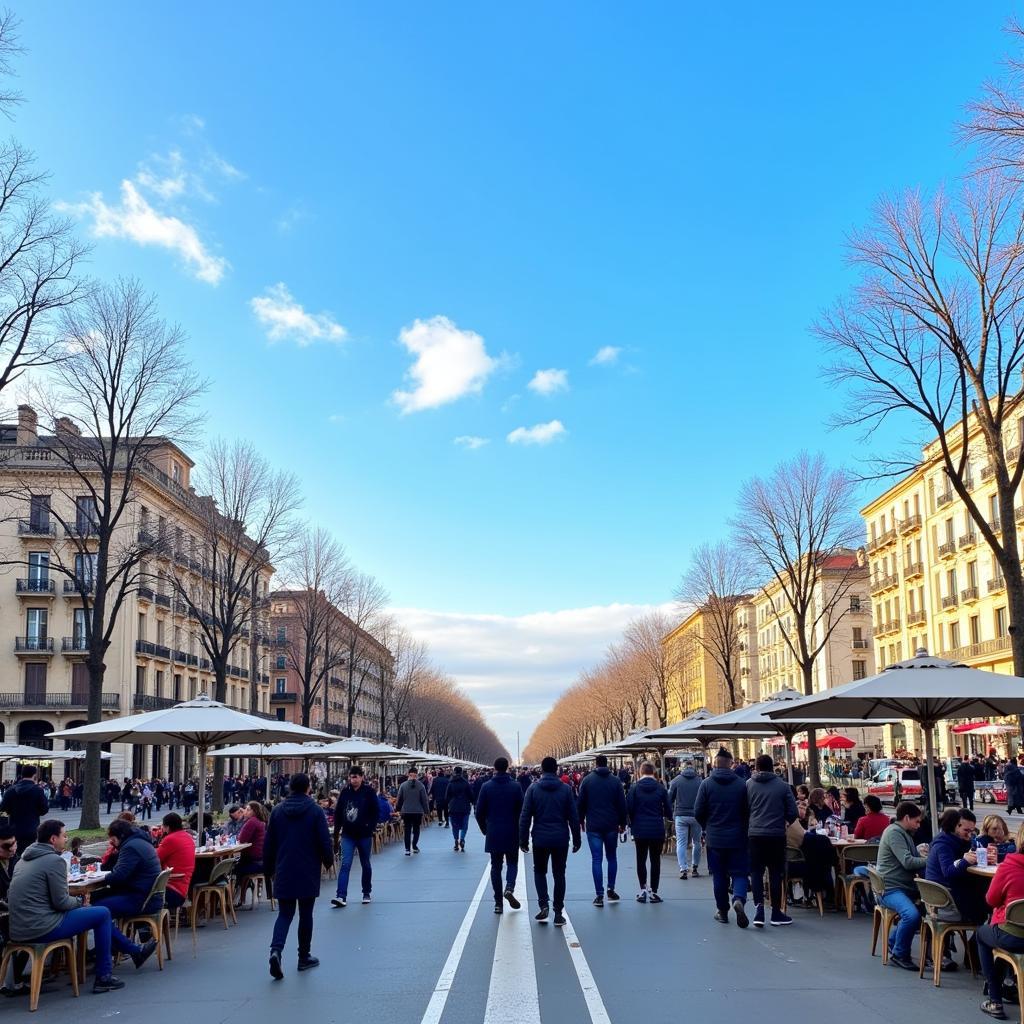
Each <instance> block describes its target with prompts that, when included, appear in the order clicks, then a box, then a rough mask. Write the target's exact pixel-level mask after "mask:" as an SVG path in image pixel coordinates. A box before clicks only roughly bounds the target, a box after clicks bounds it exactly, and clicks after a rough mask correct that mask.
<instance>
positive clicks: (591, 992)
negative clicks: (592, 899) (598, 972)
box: [562, 910, 612, 1024]
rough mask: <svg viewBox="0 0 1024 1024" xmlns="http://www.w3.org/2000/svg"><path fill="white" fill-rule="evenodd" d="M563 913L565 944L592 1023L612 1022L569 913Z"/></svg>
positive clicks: (604, 1023)
mask: <svg viewBox="0 0 1024 1024" xmlns="http://www.w3.org/2000/svg"><path fill="white" fill-rule="evenodd" d="M562 913H563V914H565V927H563V928H562V934H563V935H564V936H565V944H566V945H567V946H568V947H569V956H570V957H571V958H572V965H573V967H575V968H576V977H577V978H578V979H579V983H580V988H581V989H583V998H584V1000H585V1001H586V1004H587V1010H588V1012H589V1013H590V1020H591V1022H592V1024H612V1019H611V1017H609V1016H608V1011H607V1010H606V1009H605V1005H604V1000H603V999H602V998H601V993H600V991H599V990H598V987H597V982H596V981H594V975H593V974H591V973H590V964H588V963H587V958H586V956H585V955H584V953H583V947H582V946H581V945H580V940H579V939H578V938H577V937H576V931H575V929H574V928H573V926H572V921H571V920H570V919H569V915H568V914H566V913H565V911H564V910H563V911H562Z"/></svg>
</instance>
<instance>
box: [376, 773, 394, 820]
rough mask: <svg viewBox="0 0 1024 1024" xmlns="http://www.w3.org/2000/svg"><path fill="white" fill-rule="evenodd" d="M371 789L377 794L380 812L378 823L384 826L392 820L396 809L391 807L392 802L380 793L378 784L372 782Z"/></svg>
mask: <svg viewBox="0 0 1024 1024" xmlns="http://www.w3.org/2000/svg"><path fill="white" fill-rule="evenodd" d="M370 788H371V789H372V790H373V791H374V792H375V793H376V794H377V805H378V807H379V808H380V811H379V813H378V815H377V821H378V823H380V824H383V823H384V822H385V821H390V820H391V815H392V814H393V813H394V810H395V809H394V807H392V806H391V801H390V800H389V799H388V798H387V797H386V796H385V795H384V794H383V793H381V792H380V789H379V786H378V783H376V782H371V783H370Z"/></svg>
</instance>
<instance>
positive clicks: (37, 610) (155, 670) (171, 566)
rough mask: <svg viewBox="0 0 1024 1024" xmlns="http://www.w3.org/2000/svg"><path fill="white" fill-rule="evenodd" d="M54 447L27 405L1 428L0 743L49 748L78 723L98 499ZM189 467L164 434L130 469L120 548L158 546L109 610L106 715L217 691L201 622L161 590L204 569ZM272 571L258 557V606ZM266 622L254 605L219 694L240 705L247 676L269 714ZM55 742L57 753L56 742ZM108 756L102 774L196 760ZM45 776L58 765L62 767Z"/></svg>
mask: <svg viewBox="0 0 1024 1024" xmlns="http://www.w3.org/2000/svg"><path fill="white" fill-rule="evenodd" d="M54 449H55V443H54V439H53V438H48V437H46V436H42V435H40V434H39V432H38V420H37V417H36V414H35V412H34V411H33V410H32V409H31V408H29V407H28V406H21V407H20V408H19V410H18V423H17V424H5V425H2V426H0V480H2V481H3V490H2V492H0V495H2V496H0V503H2V505H3V507H4V515H3V516H2V518H0V549H2V550H3V551H4V552H5V555H4V560H5V561H6V563H7V565H8V570H9V575H8V577H7V581H6V583H0V630H2V636H0V666H2V670H3V673H4V678H5V679H6V680H7V681H8V683H7V686H6V687H5V690H6V692H4V693H3V694H2V695H0V740H4V741H7V742H16V743H27V744H29V745H32V746H39V747H43V748H46V749H54V741H52V740H49V739H47V738H46V734H47V733H49V732H53V731H55V730H58V729H65V728H70V727H72V726H77V725H84V724H86V712H87V707H88V690H89V683H88V673H87V670H86V666H85V664H84V659H85V654H86V649H85V648H86V642H85V622H84V616H85V610H84V605H83V600H82V597H81V594H80V589H79V584H78V582H76V580H77V581H82V580H84V581H86V582H87V587H86V589H87V590H88V589H90V588H91V582H89V581H91V579H92V575H93V571H94V568H93V567H94V564H95V562H94V555H93V554H91V552H94V551H95V543H94V541H93V533H92V526H91V523H92V518H91V513H92V512H93V510H94V508H95V506H92V505H91V504H90V503H91V501H92V499H91V498H90V496H89V495H88V493H84V492H85V491H86V488H85V487H84V485H82V484H81V482H80V481H79V480H78V478H77V476H76V475H75V474H74V473H72V472H70V471H69V470H67V469H66V468H65V466H64V464H63V463H62V462H61V460H60V459H59V458H58V457H57V454H56V452H55V450H54ZM192 468H193V463H192V461H191V459H189V457H188V456H187V455H186V454H185V453H184V452H183V451H181V450H180V449H179V448H178V447H177V446H175V445H174V444H172V443H170V442H169V441H165V442H162V443H155V444H154V447H153V448H152V450H151V451H150V453H149V456H148V458H147V459H146V460H144V461H142V462H140V463H139V466H138V469H137V471H136V475H135V480H134V486H133V491H132V494H131V500H130V503H129V506H128V508H127V509H126V512H125V514H124V516H123V517H122V519H121V521H120V523H119V525H118V527H117V531H118V532H117V537H120V538H123V543H124V545H125V547H127V546H129V545H135V546H137V542H138V541H139V540H140V539H142V538H145V537H148V536H149V535H151V534H152V535H155V536H156V537H157V538H158V539H159V541H160V543H159V544H155V545H153V550H152V553H151V555H150V556H149V557H147V559H146V560H145V561H144V562H143V563H142V564H141V565H140V572H139V578H140V585H139V586H138V587H137V588H133V589H132V591H130V592H129V593H128V595H127V597H126V600H125V602H124V604H123V605H122V607H121V609H120V611H119V614H118V616H117V620H116V624H115V628H114V632H113V636H112V642H111V645H110V648H109V650H108V651H107V654H106V658H105V663H106V673H105V679H104V685H103V712H104V714H105V715H109V716H116V715H124V714H130V713H132V712H139V711H151V710H156V709H159V708H163V707H169V706H171V705H172V704H174V703H176V702H177V701H179V700H186V699H190V698H192V697H195V696H197V695H198V694H200V693H208V694H210V695H211V696H213V694H214V689H215V686H214V682H215V681H214V675H213V673H212V671H211V666H210V662H209V660H208V659H207V657H206V655H205V652H204V650H203V647H202V644H201V642H200V640H199V635H198V620H197V619H196V618H195V616H194V615H192V614H190V612H189V609H188V608H187V607H185V605H184V604H183V603H182V602H181V601H180V600H178V599H176V598H175V596H174V592H173V589H172V588H171V587H170V585H169V580H170V578H171V577H172V575H173V576H174V577H175V578H177V579H182V578H185V579H194V580H195V584H196V586H197V587H201V586H202V581H203V578H204V573H205V574H207V575H208V573H209V570H208V567H207V566H208V560H207V558H206V555H205V552H204V550H203V547H204V545H203V542H202V541H201V539H200V538H201V537H202V536H203V535H204V534H203V529H208V527H204V526H201V524H202V523H203V522H204V520H203V519H202V518H201V517H200V511H201V510H200V506H199V503H200V502H202V501H203V500H204V499H202V498H201V497H200V496H199V495H197V494H196V492H195V491H194V490H193V489H192V488H191V486H190V483H189V474H190V473H191V470H192ZM78 491H81V492H83V493H76V492H78ZM207 500H208V499H207ZM205 522H208V519H207V520H205ZM118 543H119V544H120V541H119V542H118ZM115 546H116V545H115ZM57 565H61V566H65V567H68V566H72V565H73V571H74V576H75V578H70V577H69V576H68V575H67V574H66V573H65V572H64V571H60V572H57V571H55V567H56V566H57ZM272 571H273V570H272V568H271V567H270V566H267V568H266V571H265V573H263V574H262V576H261V579H260V581H259V583H258V587H257V591H258V593H257V599H258V600H257V606H259V605H261V604H265V603H266V599H267V596H268V594H269V590H270V587H269V584H270V577H271V574H272ZM261 617H262V618H265V609H262V608H260V607H257V608H254V609H253V614H252V618H251V621H252V622H253V623H254V625H255V633H256V635H253V629H251V628H250V629H248V630H246V631H245V633H244V635H243V636H242V637H241V638H240V640H239V643H238V645H237V646H236V648H235V651H234V654H233V661H232V664H231V666H230V668H229V673H228V681H227V684H228V685H227V703H228V704H231V705H232V706H234V707H237V708H241V709H243V710H249V708H250V692H251V691H250V688H251V687H252V686H253V685H255V686H256V688H257V693H256V697H257V707H258V708H259V710H260V712H261V713H263V714H265V715H267V716H268V717H269V716H270V704H269V695H270V686H269V675H267V652H266V650H265V649H264V648H263V647H262V646H261V645H260V643H259V641H260V639H261V636H260V634H261V632H262V630H261V628H260V621H261ZM57 747H58V749H63V747H64V743H63V741H57ZM104 749H106V747H105V748H104ZM110 753H111V754H112V758H111V760H110V761H108V762H105V763H104V768H103V770H104V774H106V773H108V772H109V774H110V775H111V776H112V777H114V778H123V777H125V776H131V777H147V776H161V777H163V776H168V777H171V778H179V779H180V778H184V777H186V776H188V775H191V774H192V773H194V771H195V768H196V766H195V764H194V761H193V757H194V754H193V752H192V751H191V750H190V749H189V748H186V747H177V746H166V747H161V746H141V745H132V744H126V743H115V744H113V745H111V746H110ZM10 770H11V768H10V766H8V772H10ZM54 771H55V772H58V773H60V772H63V771H64V769H63V767H61V765H60V764H57V765H56V766H55V768H54Z"/></svg>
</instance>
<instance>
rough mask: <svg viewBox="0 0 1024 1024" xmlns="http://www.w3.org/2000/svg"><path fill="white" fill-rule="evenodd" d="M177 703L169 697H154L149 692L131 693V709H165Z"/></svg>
mask: <svg viewBox="0 0 1024 1024" xmlns="http://www.w3.org/2000/svg"><path fill="white" fill-rule="evenodd" d="M177 703H179V702H178V701H176V700H171V698H170V697H154V696H153V695H152V694H149V693H133V694H132V711H166V710H167V708H173V707H174V705H175V704H177Z"/></svg>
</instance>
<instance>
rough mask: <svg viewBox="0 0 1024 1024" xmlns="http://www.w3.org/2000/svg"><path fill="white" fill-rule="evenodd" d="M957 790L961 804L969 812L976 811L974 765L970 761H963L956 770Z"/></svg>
mask: <svg viewBox="0 0 1024 1024" xmlns="http://www.w3.org/2000/svg"><path fill="white" fill-rule="evenodd" d="M956 788H957V790H958V792H959V793H960V803H961V804H962V805H963V806H964V807H966V808H967V809H968V810H969V811H973V810H974V765H972V764H971V762H970V761H967V760H964V761H961V762H960V764H959V765H958V766H957V769H956Z"/></svg>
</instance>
